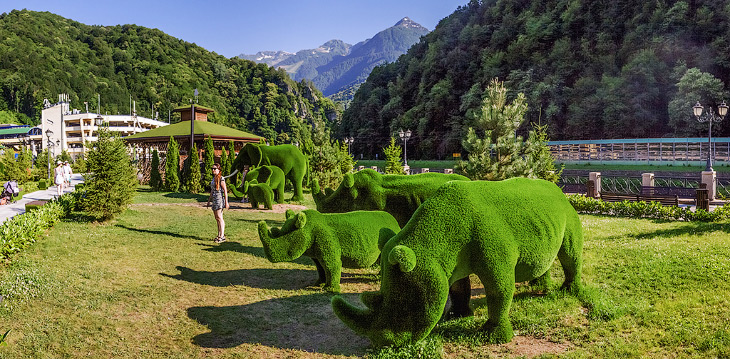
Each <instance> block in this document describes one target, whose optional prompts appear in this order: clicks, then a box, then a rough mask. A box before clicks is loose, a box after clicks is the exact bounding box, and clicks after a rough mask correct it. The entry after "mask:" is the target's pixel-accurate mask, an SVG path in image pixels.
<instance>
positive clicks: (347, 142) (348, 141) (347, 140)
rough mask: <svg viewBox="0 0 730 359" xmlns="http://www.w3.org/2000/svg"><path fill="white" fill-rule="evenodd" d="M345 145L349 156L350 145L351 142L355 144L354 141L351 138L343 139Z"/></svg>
mask: <svg viewBox="0 0 730 359" xmlns="http://www.w3.org/2000/svg"><path fill="white" fill-rule="evenodd" d="M344 141H345V144H347V154H348V155H349V154H350V145H352V143H353V142H355V139H354V138H352V137H345V139H344Z"/></svg>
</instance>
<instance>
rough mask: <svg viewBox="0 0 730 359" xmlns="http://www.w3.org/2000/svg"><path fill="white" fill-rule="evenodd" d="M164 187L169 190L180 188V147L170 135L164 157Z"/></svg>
mask: <svg viewBox="0 0 730 359" xmlns="http://www.w3.org/2000/svg"><path fill="white" fill-rule="evenodd" d="M165 189H166V190H168V191H170V192H177V191H178V190H179V189H180V147H179V145H178V144H177V141H175V138H174V137H172V136H170V141H169V142H168V143H167V155H166V158H165Z"/></svg>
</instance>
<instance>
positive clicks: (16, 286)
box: [0, 189, 730, 358]
mask: <svg viewBox="0 0 730 359" xmlns="http://www.w3.org/2000/svg"><path fill="white" fill-rule="evenodd" d="M206 200H207V197H206V196H205V195H203V196H189V195H179V194H169V193H153V192H148V191H146V190H144V189H142V190H140V192H139V193H138V196H137V197H136V199H135V204H134V205H132V207H131V208H130V209H129V210H127V211H126V212H125V213H123V214H122V215H120V216H119V217H118V218H117V219H116V220H114V221H112V222H110V223H106V224H97V223H89V222H85V221H84V220H83V218H82V217H77V218H71V219H68V220H65V221H63V222H61V223H59V224H57V225H56V226H55V227H54V228H53V229H51V230H49V232H48V234H47V236H46V237H45V238H43V239H41V240H40V241H39V242H38V243H36V244H34V245H33V246H32V247H30V248H28V249H26V250H25V251H24V252H22V253H21V254H20V255H19V256H17V257H15V258H13V261H12V263H11V264H6V265H2V266H0V293H2V294H3V295H5V299H4V300H3V301H2V303H0V336H1V335H2V334H3V333H5V331H6V330H8V329H10V333H9V334H8V337H7V345H0V358H68V357H72V358H73V357H90V358H163V357H164V358H200V357H206V358H207V357H220V358H269V357H276V358H342V357H371V358H411V357H413V358H415V357H419V356H418V355H419V354H420V355H421V356H420V357H423V358H431V357H434V356H436V355H437V354H436V353H441V355H442V356H443V357H445V358H486V357H488V356H490V355H491V356H494V357H496V356H506V357H519V356H521V355H524V356H530V357H531V356H533V355H539V354H542V355H544V356H545V357H549V356H551V355H559V356H561V357H567V358H596V357H598V358H616V357H621V358H625V357H635V358H639V357H641V358H644V357H647V358H666V357H673V358H712V357H722V358H727V357H728V356H730V296H728V293H730V282H729V281H728V279H730V234H729V233H728V232H730V224H728V223H719V224H704V223H679V222H672V223H669V222H656V221H650V220H639V219H621V218H608V217H598V216H582V217H581V218H582V220H583V227H584V229H585V250H584V261H585V265H584V275H583V281H584V283H585V285H586V287H587V293H588V294H587V295H586V298H587V299H588V300H587V302H585V303H581V301H579V300H578V299H577V298H575V297H573V296H568V295H564V294H563V293H561V292H559V291H555V290H552V291H549V292H547V293H543V292H541V291H535V290H534V289H535V288H530V287H528V286H525V285H524V284H523V285H520V286H519V288H518V291H517V294H516V295H515V301H514V304H513V307H512V311H511V320H512V323H513V327H514V329H515V333H516V334H517V335H518V337H516V338H515V339H514V340H513V343H512V344H506V345H489V344H485V343H483V340H482V338H481V337H480V335H479V332H478V330H477V329H476V328H478V326H479V325H481V324H482V323H484V321H485V320H486V319H485V317H486V315H487V313H486V307H485V300H484V297H483V292H484V290H483V288H481V286H480V285H479V283H478V281H477V280H475V279H474V280H473V282H474V287H475V289H474V291H473V292H474V301H473V305H474V306H475V308H476V317H475V318H474V319H462V320H458V321H452V322H445V323H441V324H439V325H438V326H437V327H436V329H435V330H434V332H432V334H431V336H429V337H428V338H427V339H426V340H425V341H424V342H422V343H421V344H419V345H414V346H411V347H407V348H404V349H400V350H391V349H386V350H373V349H372V348H369V342H368V341H367V339H365V338H362V337H359V336H357V335H356V334H354V333H353V332H352V331H350V330H349V329H348V328H347V327H345V326H344V324H342V322H340V321H339V319H337V318H336V317H335V316H334V314H333V313H332V309H331V307H330V305H329V300H330V295H328V294H326V293H322V292H321V291H320V290H319V288H317V287H313V286H311V285H310V284H311V283H313V282H314V281H315V280H316V278H317V274H316V270H315V269H314V266H313V265H311V262H310V261H309V260H308V259H300V260H297V261H296V262H294V263H277V264H272V263H270V262H268V261H267V260H266V258H265V257H264V254H263V250H262V248H261V244H260V242H259V240H258V237H257V234H256V230H255V228H256V224H257V222H258V221H260V220H265V221H268V222H269V223H270V225H273V224H277V223H281V222H282V220H283V218H284V215H283V213H271V212H269V211H255V210H251V209H250V208H248V207H249V206H248V205H247V204H246V205H244V204H241V203H238V202H231V204H232V206H233V207H234V208H232V209H231V210H229V211H226V212H225V214H224V216H225V218H226V221H227V231H226V232H227V235H228V237H229V241H228V242H226V243H223V244H221V245H216V244H213V243H212V242H211V241H210V239H212V238H213V237H214V236H215V235H216V230H215V221H214V219H213V216H212V214H211V213H210V210H209V209H207V208H204V207H202V206H201V204H202V205H204V202H205V201H206ZM199 201H202V202H203V203H201V202H199ZM304 204H306V205H309V206H311V198H310V200H308V201H305V202H304ZM377 273H378V270H377V269H366V270H345V273H344V275H343V279H342V288H343V292H345V293H346V297H347V299H349V300H351V301H356V300H357V294H358V293H360V292H362V291H364V290H376V289H377V288H378V286H379V285H378V277H377ZM553 273H554V278H555V283H554V284H555V285H558V284H559V277H560V276H561V272H560V270H559V265H557V264H556V266H555V267H554V268H553Z"/></svg>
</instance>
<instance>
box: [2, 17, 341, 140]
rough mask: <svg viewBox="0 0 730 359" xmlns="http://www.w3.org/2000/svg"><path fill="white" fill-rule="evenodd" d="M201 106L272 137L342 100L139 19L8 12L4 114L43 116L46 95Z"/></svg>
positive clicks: (106, 104) (93, 103)
mask: <svg viewBox="0 0 730 359" xmlns="http://www.w3.org/2000/svg"><path fill="white" fill-rule="evenodd" d="M195 88H197V89H198V91H199V93H200V97H199V103H200V104H202V105H205V106H207V107H211V108H213V109H215V110H216V113H215V114H213V115H212V116H211V117H210V118H211V121H214V122H216V123H220V124H224V125H228V126H231V127H234V128H238V129H241V130H247V131H251V132H253V133H255V134H258V135H261V136H265V137H267V138H276V137H277V134H278V133H286V134H287V135H288V136H289V138H290V139H292V140H294V139H298V137H299V133H300V132H301V131H303V129H300V127H301V126H300V125H301V124H303V123H306V122H311V121H312V120H313V119H314V118H315V117H317V118H318V119H324V120H325V122H328V121H334V120H336V117H337V113H336V111H335V109H334V105H333V103H332V101H330V100H329V99H326V98H324V97H323V96H322V94H321V93H320V92H319V91H318V90H317V89H316V88H314V86H313V85H312V84H311V82H299V83H298V82H294V81H292V80H291V79H290V78H289V76H288V75H287V74H286V72H284V71H283V70H275V69H273V68H270V67H269V66H267V65H264V64H256V63H254V62H252V61H248V60H243V59H239V58H232V59H227V58H225V57H223V56H220V55H217V54H216V53H213V52H209V51H207V50H205V49H203V48H201V47H200V46H197V45H195V44H192V43H189V42H185V41H183V40H180V39H176V38H174V37H172V36H169V35H166V34H164V33H163V32H161V31H159V30H157V29H149V28H144V27H140V26H135V25H119V26H89V25H84V24H81V23H78V22H76V21H72V20H69V19H66V18H63V17H60V16H58V15H54V14H51V13H47V12H33V11H26V10H22V11H18V10H14V11H12V12H10V13H5V14H2V15H0V111H3V110H10V111H16V112H19V113H23V114H25V115H27V116H29V118H30V122H34V123H38V121H39V116H40V113H41V106H42V103H43V99H44V98H48V99H49V100H51V102H55V101H56V100H57V94H59V93H68V94H69V95H70V97H71V106H72V107H75V108H79V109H83V108H84V104H83V102H84V101H88V102H89V111H92V112H97V111H98V109H97V94H99V95H100V96H101V112H102V113H109V114H117V113H129V112H130V109H129V102H130V96H131V98H132V99H134V100H135V101H136V103H137V112H138V113H139V114H141V115H143V116H146V117H151V116H152V108H153V107H154V111H155V112H159V116H160V118H161V119H162V120H166V119H167V116H168V110H170V109H172V108H175V107H177V106H179V105H184V104H188V103H189V101H190V99H191V98H192V97H193V90H194V89H195Z"/></svg>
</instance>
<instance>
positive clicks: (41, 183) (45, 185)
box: [38, 179, 48, 190]
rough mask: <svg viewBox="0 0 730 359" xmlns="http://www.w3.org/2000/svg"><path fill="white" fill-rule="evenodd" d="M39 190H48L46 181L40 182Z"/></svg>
mask: <svg viewBox="0 0 730 359" xmlns="http://www.w3.org/2000/svg"><path fill="white" fill-rule="evenodd" d="M38 189H39V190H45V189H48V184H47V183H46V180H44V179H42V180H40V181H38Z"/></svg>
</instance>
